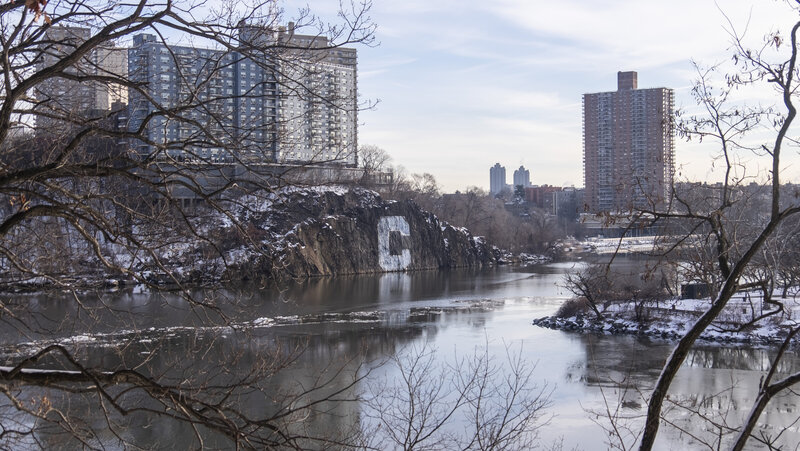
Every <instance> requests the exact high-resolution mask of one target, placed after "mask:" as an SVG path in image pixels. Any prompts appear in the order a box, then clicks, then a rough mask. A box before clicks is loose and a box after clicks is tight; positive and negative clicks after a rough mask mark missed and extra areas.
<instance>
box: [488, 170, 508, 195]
mask: <svg viewBox="0 0 800 451" xmlns="http://www.w3.org/2000/svg"><path fill="white" fill-rule="evenodd" d="M505 188H506V168H504V167H503V166H500V163H495V165H494V166H492V167H491V168H490V169H489V192H490V193H491V194H498V193H499V192H501V191H503V190H504V189H505Z"/></svg>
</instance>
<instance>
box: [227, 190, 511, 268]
mask: <svg viewBox="0 0 800 451" xmlns="http://www.w3.org/2000/svg"><path fill="white" fill-rule="evenodd" d="M238 220H239V221H240V222H241V223H243V224H246V225H247V227H248V228H256V229H258V230H260V231H261V232H262V233H263V234H265V235H267V236H268V238H265V239H263V240H262V241H261V244H262V246H263V248H262V252H255V251H252V250H248V248H247V247H242V248H239V249H232V250H231V251H230V255H235V256H236V258H231V259H228V262H229V263H228V264H227V265H226V268H225V274H224V276H223V278H225V279H242V278H251V277H263V276H268V277H269V278H272V279H283V278H287V277H290V278H298V277H310V276H322V275H336V274H360V273H374V272H386V271H413V270H420V269H435V268H454V267H475V266H482V265H492V264H495V263H497V262H498V259H499V258H500V251H499V250H498V249H497V248H494V247H492V246H488V245H487V244H486V243H485V242H484V240H483V239H482V238H480V237H473V236H472V235H471V234H470V233H469V231H467V230H466V229H460V228H454V227H452V226H450V225H449V224H446V223H443V222H440V221H439V220H438V219H437V218H436V217H435V216H434V215H433V214H431V213H428V212H426V211H423V210H422V209H420V208H419V207H418V206H417V205H416V204H415V203H413V202H410V201H408V202H395V201H384V200H383V199H381V198H380V196H378V195H377V194H376V193H374V192H371V191H367V190H362V189H353V190H345V189H331V188H328V189H325V188H315V189H289V190H286V191H284V192H283V193H281V194H280V195H279V196H276V198H275V199H274V201H273V202H272V204H271V205H269V206H268V208H261V209H259V208H253V209H247V210H243V212H242V213H241V217H239V218H238ZM251 247H252V246H251Z"/></svg>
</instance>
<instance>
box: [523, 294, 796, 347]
mask: <svg viewBox="0 0 800 451" xmlns="http://www.w3.org/2000/svg"><path fill="white" fill-rule="evenodd" d="M773 299H774V300H775V301H777V302H780V303H781V304H783V311H778V312H777V313H775V314H772V315H767V316H766V317H763V318H761V319H759V320H757V321H755V322H753V320H755V319H757V318H759V317H761V316H763V315H765V314H767V313H769V312H773V311H776V310H777V309H778V307H777V306H776V305H772V304H769V303H765V302H763V296H762V294H761V293H760V292H756V291H746V292H740V293H738V294H737V295H736V296H734V298H733V299H731V300H730V301H729V302H728V304H727V305H726V306H725V309H724V310H723V311H722V313H721V314H720V315H719V317H718V318H717V320H715V321H714V322H713V323H712V324H711V326H710V327H708V328H707V329H706V330H705V331H704V332H703V334H702V335H701V336H700V339H701V340H707V341H714V342H731V343H751V344H777V343H781V342H783V340H784V339H785V338H786V336H787V334H788V333H789V331H790V330H791V329H792V328H794V327H798V325H800V321H798V320H800V298H798V297H797V296H796V295H795V296H792V297H786V298H779V297H775V298H773ZM710 303H711V300H710V299H674V300H668V301H661V302H659V303H657V304H648V305H646V306H644V307H643V308H639V309H637V304H636V302H634V301H629V302H620V303H614V304H611V305H610V306H608V308H606V309H605V310H604V311H601V313H602V314H603V317H602V318H597V317H596V315H595V314H594V313H593V312H591V311H588V312H584V313H581V314H577V315H574V316H570V317H566V318H558V317H556V316H549V317H544V318H539V319H536V320H534V321H533V324H535V325H537V326H541V327H548V328H552V329H562V330H575V331H585V332H599V333H608V334H639V335H646V336H651V337H657V338H663V339H677V338H680V337H682V336H683V335H684V334H685V333H686V332H687V331H688V330H689V328H690V327H692V325H694V323H695V322H696V321H697V319H698V318H699V317H700V316H701V315H702V314H703V312H705V311H706V309H707V308H708V307H709V305H710Z"/></svg>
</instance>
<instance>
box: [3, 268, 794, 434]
mask: <svg viewBox="0 0 800 451" xmlns="http://www.w3.org/2000/svg"><path fill="white" fill-rule="evenodd" d="M573 268H574V265H573V264H572V263H560V264H549V265H537V266H531V267H500V268H491V269H485V270H481V271H472V270H453V271H443V272H418V273H410V274H403V273H390V274H381V275H368V276H353V277H337V278H327V279H316V280H310V281H307V282H305V283H299V284H296V285H293V286H291V287H289V288H284V289H280V290H279V289H276V288H264V287H259V286H257V285H242V286H237V287H235V288H229V289H227V290H225V291H223V292H216V293H214V295H213V297H210V296H209V295H208V294H207V293H200V292H198V293H195V296H196V299H197V300H202V301H203V302H206V303H209V304H212V305H215V306H217V307H218V308H219V310H218V311H214V310H209V309H200V308H193V307H191V304H190V303H187V302H186V301H185V300H182V299H180V297H178V296H177V295H170V294H152V293H148V292H143V293H135V292H133V291H120V292H116V293H101V294H97V293H95V294H85V295H83V296H79V297H78V298H79V299H80V301H81V304H80V305H79V304H78V301H77V298H73V297H71V296H64V295H47V296H44V295H25V296H17V297H14V298H13V299H7V300H6V303H7V304H8V305H11V306H12V308H13V306H14V305H16V306H18V307H20V308H21V307H22V306H24V313H20V314H19V316H18V317H19V318H20V321H19V322H18V323H17V322H16V321H15V320H9V319H6V322H7V324H6V327H4V328H3V329H2V330H1V331H0V337H2V340H3V343H4V344H5V345H4V347H3V348H2V349H0V358H1V359H2V360H3V361H4V364H6V365H7V364H10V363H13V362H14V359H15V358H16V356H18V355H19V354H20V352H21V351H24V350H25V349H26V348H28V347H41V346H42V344H43V343H45V341H43V340H45V339H47V340H49V341H47V342H50V341H53V340H55V341H58V342H61V343H65V344H68V345H69V346H72V347H73V348H74V349H75V350H76V353H77V354H78V356H79V357H80V358H81V359H83V361H85V362H86V363H87V364H89V365H94V364H97V365H100V364H102V365H103V366H104V367H106V368H113V367H116V366H119V365H122V364H125V365H131V364H135V365H136V364H138V365H141V366H142V368H147V370H148V371H152V372H154V373H157V374H163V375H166V376H167V377H180V376H181V375H182V374H186V373H187V372H197V373H206V374H214V372H221V373H225V371H224V367H225V366H226V365H232V366H237V365H238V366H247V365H252V364H253V361H254V359H255V357H254V356H258V355H260V354H263V352H264V349H267V348H269V347H271V346H272V347H274V345H275V343H278V342H281V343H283V344H282V345H280V346H284V347H286V346H287V345H286V343H300V342H302V346H303V348H304V349H305V350H304V352H303V353H302V354H301V355H300V356H299V357H298V359H297V360H296V361H295V364H294V366H293V367H292V368H290V369H289V370H287V371H283V372H282V373H280V376H279V377H276V378H274V379H273V380H272V382H271V383H273V384H276V386H280V385H281V384H282V383H286V384H289V383H295V382H297V381H302V380H306V381H309V382H310V381H313V380H315V377H318V375H320V374H324V373H325V372H326V371H330V369H331V367H332V364H333V363H338V362H349V361H348V360H347V359H348V358H350V357H352V356H354V355H360V356H366V357H365V358H368V359H369V360H370V361H379V360H381V359H383V358H386V357H388V356H390V355H392V354H393V353H395V352H398V351H403V350H406V349H419V348H421V347H423V346H425V347H426V349H428V350H434V351H435V359H436V360H437V361H441V362H448V361H450V360H452V359H453V358H454V357H455V356H464V355H469V354H471V353H472V352H473V351H474V350H475V349H478V350H486V351H487V352H488V354H489V355H491V356H495V357H497V361H498V362H503V361H504V357H505V356H506V354H507V351H509V350H511V351H512V352H513V353H521V357H522V359H523V360H524V361H526V362H529V363H531V364H535V365H536V368H535V370H534V372H533V375H534V377H533V380H532V381H533V382H534V383H535V384H537V385H538V386H539V387H545V386H546V387H547V390H548V392H549V391H550V390H552V391H551V394H550V400H551V405H550V407H548V408H547V410H546V414H547V415H548V417H550V421H549V423H548V424H547V425H545V426H543V427H542V428H541V430H540V439H541V443H542V444H543V445H547V444H551V443H554V442H558V441H562V442H563V447H564V449H573V448H577V449H607V448H608V446H609V445H608V442H607V440H608V435H607V432H606V431H607V430H608V428H609V427H610V423H609V422H608V420H607V417H608V416H609V415H612V416H615V417H617V419H618V421H617V427H618V428H619V429H618V430H619V432H620V434H621V435H622V436H623V438H624V439H625V440H626V441H627V442H628V444H630V443H632V442H634V441H635V438H636V433H637V432H638V430H639V427H640V425H641V422H642V420H643V418H642V416H643V415H644V413H645V409H646V405H645V403H644V401H643V396H646V395H647V394H648V392H649V390H650V388H651V387H652V385H653V383H654V381H655V379H656V378H657V377H658V375H659V372H660V368H661V365H662V364H663V362H664V360H665V359H666V358H667V356H668V354H669V352H670V351H671V349H672V343H670V342H665V341H654V340H651V339H645V338H641V337H635V336H612V335H598V334H589V333H577V332H564V331H557V330H549V329H542V328H538V327H535V326H533V325H531V321H532V320H533V319H535V318H538V317H541V316H546V315H550V314H553V313H554V312H555V311H556V310H557V308H558V306H559V305H560V303H561V302H563V301H564V300H565V299H567V298H568V297H569V296H570V294H569V293H567V292H566V291H565V290H564V289H563V288H561V287H560V284H561V283H563V275H564V273H565V272H567V271H571V270H573ZM31 318H35V321H31ZM281 340H282V341H281ZM481 352H482V351H481ZM773 354H774V350H772V349H769V348H755V347H753V348H748V347H743V346H739V345H737V346H735V347H731V346H726V345H721V344H711V343H700V344H698V345H697V346H696V347H695V349H694V350H693V352H692V353H691V354H690V356H689V358H688V359H687V361H686V363H685V364H684V366H683V368H682V369H681V371H680V373H679V375H678V378H677V380H676V381H675V382H674V384H673V386H672V390H671V393H670V402H669V403H668V406H667V408H668V410H669V414H668V419H669V421H670V423H671V425H665V426H663V427H662V434H661V435H660V437H659V442H658V445H657V447H658V448H659V449H673V448H675V447H676V446H681V447H683V448H689V449H703V448H707V445H711V447H714V446H716V445H717V443H716V440H717V435H718V432H719V430H720V429H719V427H717V426H715V425H720V424H726V425H727V426H730V427H731V428H736V427H737V426H738V425H739V424H740V422H741V418H742V417H743V416H744V415H746V413H747V412H748V411H749V410H750V407H751V405H752V402H753V401H754V398H755V395H756V393H757V389H758V386H759V381H760V379H761V377H762V376H763V374H764V373H765V371H766V369H767V367H768V365H769V361H770V359H771V357H772V355H773ZM52 363H54V362H51V364H52ZM46 364H47V362H42V365H46ZM344 365H350V363H346V364H344ZM798 370H800V359H798V356H797V355H796V354H795V353H794V352H790V353H789V354H788V355H787V356H786V357H785V360H784V363H783V365H782V367H781V371H782V372H783V373H788V372H790V371H798ZM392 371H394V370H391V369H385V370H381V371H378V372H376V374H381V376H382V377H389V378H391V377H393V373H392ZM342 377H343V378H344V377H347V376H345V375H343V376H342ZM376 377H377V376H376ZM341 383H342V384H344V383H345V382H341ZM364 383H365V384H366V383H368V381H365V382H364ZM29 395H30V396H41V393H40V392H38V391H37V392H32V393H30V394H29ZM51 402H54V403H55V402H63V403H66V404H69V405H70V407H71V408H72V409H80V408H82V407H81V406H80V404H81V403H80V402H78V401H76V400H75V399H68V398H62V399H60V400H55V399H54V400H52V401H51ZM86 402H87V405H86V406H85V409H86V413H85V415H86V416H87V418H89V419H88V420H87V421H88V422H89V423H90V424H95V423H102V421H103V419H102V418H94V415H98V416H99V414H98V413H97V412H95V411H94V410H92V409H93V407H91V406H90V403H89V401H86ZM242 402H247V400H243V401H242ZM253 408H254V409H257V408H259V407H258V406H253ZM337 409H339V413H340V415H339V418H345V419H346V418H353V417H355V416H358V415H359V412H361V411H362V406H360V405H358V404H357V403H350V404H348V405H346V406H339V407H337ZM2 410H3V411H2V412H0V413H2V414H3V415H5V416H6V417H8V416H13V415H14V410H13V409H12V408H10V407H9V406H8V405H6V406H5V407H4V408H3V409H2ZM698 412H700V413H702V414H703V415H706V416H708V417H709V420H710V421H704V420H701V419H698V416H697V413H698ZM799 415H800V414H799V413H798V396H797V395H795V394H792V393H787V394H784V395H782V396H780V397H778V398H776V399H774V400H773V401H772V403H771V404H770V406H769V408H768V409H767V411H766V412H765V414H764V415H763V417H762V421H761V423H760V432H759V433H760V434H761V435H762V436H763V437H764V438H765V439H766V438H768V437H769V438H777V439H778V440H779V442H778V443H779V444H782V445H783V446H791V447H794V446H796V444H797V443H800V431H799V430H798V426H797V424H795V422H796V421H797V420H798V417H799ZM92 418H94V419H92ZM20 421H23V422H24V421H26V420H25V419H24V418H23V419H20ZM119 421H120V422H121V423H123V424H127V428H126V434H127V438H128V439H130V440H134V441H137V442H138V443H142V444H144V445H145V446H146V447H147V446H152V447H165V448H170V447H175V446H177V447H178V448H181V447H183V445H186V444H187V443H192V440H193V439H192V437H193V432H192V431H191V430H190V429H188V428H185V427H183V428H182V427H181V426H176V425H174V424H172V425H170V424H168V423H164V422H151V421H149V420H148V419H147V418H133V419H131V418H128V419H120V420H119ZM309 421H312V422H313V421H314V419H311V420H309ZM320 421H321V422H322V423H324V424H316V425H315V426H314V427H315V428H323V429H324V428H329V429H330V430H335V429H336V428H340V427H343V426H342V425H341V424H336V423H335V422H334V423H331V422H330V421H328V420H324V421H323V420H320ZM126 422H127V423H126ZM98 427H99V428H100V429H102V426H98ZM722 430H727V429H726V427H722ZM626 431H630V432H626ZM109 439H113V437H109ZM37 440H40V443H42V442H44V443H48V444H49V445H52V446H54V447H58V446H61V445H63V444H64V442H61V441H59V440H62V439H60V438H58V434H56V433H54V432H52V431H50V432H42V433H40V436H39V437H38V438H37ZM722 440H723V443H725V440H727V439H726V438H723V439H722ZM210 443H214V442H213V441H212V442H207V443H205V445H209V444H210ZM218 443H219V444H220V446H224V443H225V442H224V441H220V442H218ZM750 445H751V448H753V449H760V448H766V446H765V445H762V444H760V443H758V441H756V440H751V442H750Z"/></svg>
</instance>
